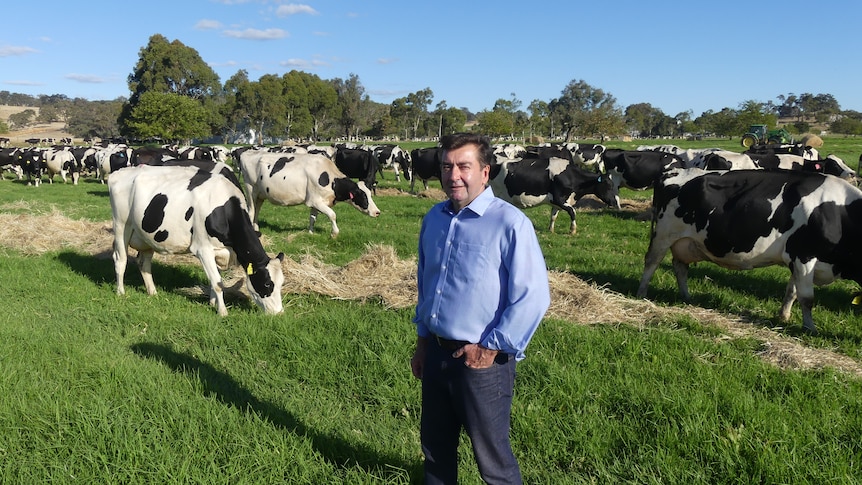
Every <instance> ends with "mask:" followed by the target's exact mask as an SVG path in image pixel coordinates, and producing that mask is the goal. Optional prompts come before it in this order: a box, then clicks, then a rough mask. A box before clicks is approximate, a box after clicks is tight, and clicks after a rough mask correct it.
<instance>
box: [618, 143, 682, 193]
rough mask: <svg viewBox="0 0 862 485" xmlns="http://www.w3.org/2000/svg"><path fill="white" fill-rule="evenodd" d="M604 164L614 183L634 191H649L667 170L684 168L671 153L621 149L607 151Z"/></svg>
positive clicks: (679, 160)
mask: <svg viewBox="0 0 862 485" xmlns="http://www.w3.org/2000/svg"><path fill="white" fill-rule="evenodd" d="M602 164H603V165H604V168H605V173H607V174H610V175H611V177H612V179H613V181H614V182H616V183H617V184H620V185H623V186H625V187H628V188H630V189H634V190H644V189H648V188H650V187H652V186H653V184H654V183H655V182H656V180H658V178H659V177H660V176H661V174H662V173H663V172H664V171H665V170H667V169H669V168H671V167H682V166H683V165H682V160H681V159H680V158H679V157H678V156H676V155H674V154H672V153H669V152H664V151H658V150H622V149H619V148H608V149H607V150H605V151H604V153H602ZM618 187H619V186H618Z"/></svg>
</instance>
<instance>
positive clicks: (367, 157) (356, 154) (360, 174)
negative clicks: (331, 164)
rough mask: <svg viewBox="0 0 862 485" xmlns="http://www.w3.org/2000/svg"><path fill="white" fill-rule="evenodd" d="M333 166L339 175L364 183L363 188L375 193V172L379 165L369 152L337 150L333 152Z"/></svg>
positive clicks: (351, 149) (358, 149)
mask: <svg viewBox="0 0 862 485" xmlns="http://www.w3.org/2000/svg"><path fill="white" fill-rule="evenodd" d="M334 160H335V166H336V167H338V169H339V170H341V173H343V174H344V175H347V176H348V177H349V178H352V179H355V180H357V181H359V182H365V186H366V187H368V188H369V189H371V193H372V194H376V193H377V172H378V167H379V164H378V162H377V157H376V156H374V153H372V152H371V150H365V149H364V148H339V149H338V151H337V152H335V158H334Z"/></svg>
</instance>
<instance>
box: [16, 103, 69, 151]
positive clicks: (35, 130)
mask: <svg viewBox="0 0 862 485" xmlns="http://www.w3.org/2000/svg"><path fill="white" fill-rule="evenodd" d="M28 109H32V110H33V111H35V112H36V114H38V113H39V108H37V107H35V106H4V105H0V120H3V121H6V122H7V124H8V120H9V116H11V115H14V114H15V113H20V112H22V111H24V110H28ZM65 127H66V123H64V122H62V121H58V122H54V123H39V124H35V125H30V126H28V127H27V128H24V129H23V130H12V131H10V132H9V133H6V134H4V135H0V136H2V137H4V138H8V139H9V140H10V143H11V144H13V145H25V144H26V143H24V140H26V139H28V138H55V139H59V138H66V137H71V136H72V135H71V134H69V132H67V131H65V130H64V128H65ZM74 141H75V142H79V143H80V142H81V140H79V139H76V140H74Z"/></svg>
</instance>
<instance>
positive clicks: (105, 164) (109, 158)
mask: <svg viewBox="0 0 862 485" xmlns="http://www.w3.org/2000/svg"><path fill="white" fill-rule="evenodd" d="M94 158H95V161H96V174H97V177H98V178H99V181H100V182H101V183H105V180H107V179H108V175H110V174H112V173H114V172H116V171H117V170H120V169H121V168H126V167H131V166H132V149H131V148H129V147H128V146H126V145H108V146H107V147H105V148H102V149H101V150H97V151H96V153H95V155H94Z"/></svg>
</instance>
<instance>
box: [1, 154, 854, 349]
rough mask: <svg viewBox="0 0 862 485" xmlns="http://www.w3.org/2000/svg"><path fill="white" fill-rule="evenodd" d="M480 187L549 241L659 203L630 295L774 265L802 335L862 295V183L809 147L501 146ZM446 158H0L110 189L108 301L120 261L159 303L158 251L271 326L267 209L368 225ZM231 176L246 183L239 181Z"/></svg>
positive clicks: (213, 296) (30, 174)
mask: <svg viewBox="0 0 862 485" xmlns="http://www.w3.org/2000/svg"><path fill="white" fill-rule="evenodd" d="M495 154H496V156H497V160H496V163H495V164H494V165H493V166H492V168H491V174H490V182H489V185H490V186H491V188H492V189H493V191H494V193H495V195H497V196H498V197H500V198H503V199H505V200H507V201H509V202H511V203H512V204H514V205H516V206H518V207H521V208H528V207H532V206H536V205H539V204H550V205H551V208H552V210H551V219H550V224H549V229H550V230H551V231H552V232H553V230H554V223H555V220H556V216H557V214H558V212H559V211H561V210H562V211H566V213H568V215H569V217H570V219H571V225H570V228H569V233H570V234H575V233H576V228H577V225H576V217H575V209H574V207H575V204H576V203H577V201H578V200H579V199H580V198H582V197H584V196H585V195H587V194H592V195H595V196H596V197H598V198H599V199H600V200H602V201H603V202H604V203H606V204H608V205H609V206H611V207H614V208H617V209H619V208H620V197H619V190H620V187H628V188H632V189H638V190H639V189H647V188H652V189H653V191H654V192H653V220H652V226H651V233H650V243H649V249H648V251H647V254H646V257H645V260H644V272H643V276H642V278H641V281H640V285H639V287H638V292H637V294H638V296H639V297H645V296H646V294H647V289H648V286H649V282H650V280H651V278H652V276H653V274H654V272H655V271H656V269H657V268H658V266H659V264H660V262H661V261H662V260H663V259H664V256H665V255H666V254H667V252H668V251H670V252H671V254H672V257H673V270H674V273H675V275H676V279H677V283H678V286H679V291H680V294H681V296H682V297H683V299H686V300H688V298H689V292H688V284H687V272H688V267H689V265H690V264H692V263H695V262H698V261H711V262H713V263H715V264H718V265H720V266H723V267H726V268H730V269H751V268H757V267H763V266H770V265H781V266H784V267H787V268H789V269H790V273H791V276H790V280H789V282H788V284H787V289H786V292H785V296H784V300H783V304H782V307H781V310H780V314H779V317H780V318H781V319H783V320H788V319H789V317H790V309H791V306H792V305H793V303H794V301H796V300H797V299H798V300H799V302H800V307H801V308H802V316H803V326H804V329H805V330H806V331H809V332H812V333H813V332H816V325H815V324H814V321H813V318H812V315H811V308H812V305H813V299H814V286H815V285H824V284H828V283H830V282H832V281H834V280H835V279H837V278H844V279H849V280H854V281H856V282H857V283H859V284H862V258H859V257H857V256H856V248H857V247H859V242H860V241H862V191H860V189H858V188H857V187H856V184H855V179H856V173H855V172H854V171H853V170H852V169H850V168H849V167H848V166H847V165H846V164H845V163H844V162H843V161H842V160H840V159H838V158H837V157H835V156H831V155H830V156H828V157H826V158H821V157H820V155H819V154H818V153H817V151H816V150H815V149H813V148H810V147H806V146H802V145H765V146H755V147H752V148H751V149H749V150H748V151H746V152H745V153H737V152H731V151H726V150H720V149H703V150H690V149H689V150H684V149H680V148H678V147H676V146H672V145H660V146H643V147H639V148H638V149H636V150H623V149H611V148H606V147H604V146H603V145H596V144H575V143H564V144H555V145H551V144H547V145H541V146H530V147H527V146H521V145H514V144H500V145H495ZM440 156H441V153H440V149H439V148H437V147H431V148H421V149H415V150H412V151H410V152H408V151H406V150H403V149H401V148H400V147H398V146H397V145H383V146H375V147H368V146H356V145H349V144H341V145H335V146H324V145H307V146H290V147H275V148H267V147H249V146H244V147H237V148H234V149H233V150H228V149H226V148H224V147H220V146H212V147H194V146H191V147H183V148H179V147H171V146H161V147H141V148H134V149H133V148H131V147H129V146H127V145H124V144H104V145H90V146H80V147H76V146H70V145H59V146H52V147H48V148H42V147H30V148H8V147H7V148H2V149H0V167H2V168H3V169H4V170H9V171H12V172H14V173H15V174H16V175H17V177H18V179H19V180H27V182H28V183H29V184H33V185H39V184H40V183H41V181H42V179H43V177H47V179H48V180H49V181H50V182H52V181H53V179H54V177H55V176H56V175H60V176H61V178H62V179H63V181H64V182H65V181H66V180H67V179H71V180H72V183H77V182H78V180H79V177H80V176H81V175H83V174H90V175H92V176H94V177H96V178H97V179H98V180H100V181H101V182H103V183H104V182H107V184H108V191H109V195H110V201H111V209H112V217H113V226H114V238H115V240H114V262H115V270H116V276H117V292H118V293H120V294H122V293H123V292H124V286H123V274H124V272H125V266H126V261H127V251H128V248H129V247H133V248H135V249H136V250H138V254H139V256H138V265H139V267H140V270H141V274H142V276H143V280H144V284H145V287H146V290H147V292H148V293H150V294H153V293H155V291H156V289H155V285H154V283H153V279H152V273H151V261H152V257H153V254H154V253H155V252H159V253H182V252H191V253H193V254H195V255H196V256H197V257H198V259H199V260H200V261H201V264H202V265H203V267H204V270H205V272H206V274H207V277H208V278H209V280H210V287H211V293H210V303H211V304H212V305H214V306H215V307H216V308H217V310H218V313H219V314H220V315H226V314H227V309H226V307H225V304H224V299H223V295H222V289H223V288H222V282H221V276H220V274H219V267H224V266H226V265H229V264H239V265H241V266H242V267H243V268H244V269H245V271H246V273H247V275H248V277H247V278H246V286H247V289H248V291H249V293H250V295H251V296H252V299H253V300H254V301H255V303H257V305H258V306H260V307H261V308H262V309H263V310H264V311H266V312H267V313H280V312H281V311H282V302H281V293H280V288H281V285H282V283H283V281H284V275H283V274H282V272H281V260H282V259H283V257H284V255H283V254H279V255H277V256H275V257H270V256H269V255H268V254H267V253H266V252H265V250H264V249H263V247H262V246H261V243H260V240H259V232H258V215H259V213H260V209H261V205H262V204H263V202H264V201H269V202H270V203H273V204H276V205H283V206H291V205H302V204H305V205H307V206H308V207H310V209H311V214H310V217H309V231H311V232H313V230H314V223H315V220H316V217H317V215H318V214H319V213H323V214H325V215H326V216H327V217H329V219H330V221H331V223H332V232H331V236H332V237H335V236H337V235H338V233H339V229H338V225H337V224H336V217H335V212H334V211H333V210H332V207H333V205H334V204H335V203H336V202H345V203H346V204H349V205H352V206H354V207H355V208H357V209H358V210H360V211H361V212H363V213H365V214H367V215H369V216H371V217H377V216H378V215H379V214H380V210H379V209H378V208H377V206H376V204H375V203H374V200H373V196H374V194H375V193H376V189H377V176H378V175H381V176H382V174H383V169H384V168H391V169H392V170H393V171H394V172H395V175H396V178H397V179H398V180H400V177H401V174H402V173H403V174H404V177H405V178H406V179H407V180H409V181H410V191H411V192H414V191H415V184H416V181H417V180H420V181H421V182H422V184H423V185H424V187H425V188H426V189H427V187H428V182H429V181H430V180H439V179H440ZM237 171H238V172H239V174H240V175H241V179H242V182H240V177H238V176H237Z"/></svg>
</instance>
